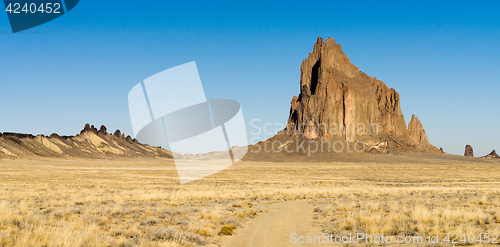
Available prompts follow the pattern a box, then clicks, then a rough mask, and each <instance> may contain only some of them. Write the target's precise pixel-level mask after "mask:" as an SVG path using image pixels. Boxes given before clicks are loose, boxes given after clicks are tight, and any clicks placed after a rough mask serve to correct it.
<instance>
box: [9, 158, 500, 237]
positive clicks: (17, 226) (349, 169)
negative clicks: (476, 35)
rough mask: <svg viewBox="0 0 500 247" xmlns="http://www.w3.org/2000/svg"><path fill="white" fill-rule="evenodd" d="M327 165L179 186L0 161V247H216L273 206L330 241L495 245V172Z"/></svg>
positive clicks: (120, 167)
mask: <svg viewBox="0 0 500 247" xmlns="http://www.w3.org/2000/svg"><path fill="white" fill-rule="evenodd" d="M339 160H341V161H335V160H332V161H328V162H326V161H324V162H266V161H262V162H256V161H243V162H240V163H238V164H236V165H234V166H232V167H230V168H229V169H227V170H224V171H222V172H219V173H217V174H214V175H212V176H209V177H207V178H205V179H202V180H198V181H194V182H191V183H188V184H186V185H179V184H178V179H177V173H176V171H175V165H174V163H173V162H172V161H171V160H164V159H115V160H77V159H66V160H63V159H36V160H27V159H17V160H5V159H4V160H0V246H199V245H205V246H210V245H217V243H219V242H220V240H221V238H224V237H225V236H224V234H230V233H231V232H232V229H234V228H238V227H240V226H241V223H242V222H244V221H248V220H251V218H253V217H255V216H256V215H257V216H258V215H259V214H261V213H265V212H266V210H267V205H269V204H271V203H274V202H278V201H285V200H308V201H310V202H311V203H313V204H314V212H311V213H313V215H314V224H315V225H317V226H319V227H321V229H322V230H323V232H326V233H331V234H345V233H357V232H364V233H370V234H385V235H394V236H396V235H408V236H428V235H429V234H432V235H434V234H438V233H440V234H442V233H451V232H456V233H457V234H461V233H475V234H478V233H486V232H489V233H498V234H500V162H498V161H495V160H486V159H472V158H462V157H453V156H446V155H407V156H400V157H396V156H381V155H363V156H361V157H357V158H353V159H349V158H347V159H339ZM498 241H499V242H500V239H498ZM442 244H443V245H445V243H442ZM464 244H467V243H464Z"/></svg>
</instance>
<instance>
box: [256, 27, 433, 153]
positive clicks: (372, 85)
mask: <svg viewBox="0 0 500 247" xmlns="http://www.w3.org/2000/svg"><path fill="white" fill-rule="evenodd" d="M300 71H301V75H300V94H299V96H298V97H297V96H294V97H293V99H292V102H291V108H290V116H289V119H288V125H287V127H286V129H285V130H284V131H282V132H280V133H279V134H278V135H277V136H275V137H273V138H271V139H270V140H268V141H276V140H280V142H281V143H288V144H286V146H287V147H289V149H288V150H291V149H293V147H292V146H294V145H295V143H296V142H297V141H299V142H301V141H314V140H316V141H318V142H319V141H321V142H323V143H324V142H330V143H332V141H333V142H337V141H344V142H345V143H346V144H345V145H344V147H347V146H349V145H353V148H354V147H356V145H358V149H359V145H361V143H362V144H364V145H365V149H366V151H367V152H375V153H393V152H407V151H415V152H435V153H442V151H441V150H440V149H438V148H436V147H434V146H432V145H431V144H430V143H429V140H428V138H427V135H426V133H425V130H424V128H423V126H422V123H421V122H420V120H419V119H418V118H417V117H416V116H415V115H413V116H412V118H411V121H410V123H409V125H408V126H406V123H405V118H404V116H403V114H402V112H401V107H400V97H399V94H398V92H396V90H395V89H393V88H389V87H387V85H385V84H384V83H383V82H382V81H380V80H377V78H373V77H370V76H368V75H367V74H365V73H364V72H362V71H360V70H359V69H358V67H356V66H354V65H353V64H351V62H350V60H349V58H348V57H347V56H346V55H345V54H344V52H343V51H342V46H341V45H340V44H336V43H335V40H334V39H332V38H328V39H327V40H326V43H325V42H323V39H322V38H321V37H320V38H318V40H317V41H316V43H315V44H314V48H313V51H312V52H311V53H309V57H308V58H307V59H305V60H304V61H303V62H302V65H301V67H300ZM287 140H290V141H292V142H293V143H292V142H286V141H287ZM259 145H262V143H260V144H259ZM284 145H285V144H284ZM344 149H347V148H344ZM337 150H338V146H337Z"/></svg>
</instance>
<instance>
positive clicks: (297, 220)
mask: <svg viewBox="0 0 500 247" xmlns="http://www.w3.org/2000/svg"><path fill="white" fill-rule="evenodd" d="M312 216H313V207H312V205H311V204H309V203H307V202H305V201H287V202H281V203H276V204H273V205H270V206H269V211H268V212H266V213H264V214H261V215H258V216H257V218H255V219H254V220H251V221H250V222H248V223H247V224H246V225H244V226H243V227H242V228H240V229H237V230H235V234H234V235H233V236H231V237H229V238H228V239H226V241H224V242H225V243H224V244H222V246H227V247H236V246H238V247H279V246H323V245H321V244H318V242H317V243H316V244H306V243H305V242H306V241H305V240H306V239H305V238H303V239H298V237H299V236H304V237H305V236H321V232H320V229H317V228H313V226H312ZM293 233H296V234H297V235H296V236H295V235H292V237H291V236H290V235H291V234H293ZM299 240H300V241H303V242H304V243H299ZM293 242H296V243H293Z"/></svg>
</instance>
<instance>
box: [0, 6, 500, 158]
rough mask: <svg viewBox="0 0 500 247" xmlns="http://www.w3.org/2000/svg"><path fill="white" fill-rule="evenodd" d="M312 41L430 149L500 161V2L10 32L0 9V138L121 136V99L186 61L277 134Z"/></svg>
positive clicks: (157, 9)
mask: <svg viewBox="0 0 500 247" xmlns="http://www.w3.org/2000/svg"><path fill="white" fill-rule="evenodd" d="M318 36H321V37H323V38H325V39H326V38H327V37H329V36H330V37H332V38H334V39H336V41H337V42H338V43H340V44H342V47H343V49H344V52H345V53H346V54H347V56H349V57H350V59H351V62H352V63H353V64H354V65H356V66H358V67H359V68H360V70H362V71H364V72H366V73H367V74H368V75H370V76H376V77H377V78H378V79H381V80H382V81H384V82H385V83H386V84H387V85H388V86H389V87H394V88H395V89H396V90H397V91H398V92H399V94H400V96H401V107H402V111H403V114H404V115H405V119H406V121H407V122H408V121H409V120H410V119H411V115H412V114H415V115H417V116H418V118H419V119H420V120H421V121H422V123H423V125H424V128H425V130H426V132H427V135H428V137H429V140H430V142H431V143H432V144H433V145H435V146H437V147H443V148H444V150H445V151H446V152H449V153H453V154H460V155H463V152H464V146H465V145H466V144H470V145H472V147H473V148H474V151H475V154H476V155H485V154H488V153H489V152H490V151H491V150H492V149H497V150H499V151H500V141H499V140H500V133H499V130H498V129H497V128H498V127H499V121H500V112H499V103H500V97H498V94H499V92H500V1H468V2H464V1H389V2H381V1H362V2H359V1H343V2H335V1H323V2H321V1H283V2H278V1H249V2H240V1H228V2H219V1H217V2H215V1H199V2H191V1H189V2H188V1H87V0H82V1H80V3H79V4H78V5H77V6H76V7H75V8H74V9H73V10H72V11H70V12H69V13H67V14H66V15H63V16H62V17H60V18H58V19H56V20H54V21H51V22H49V23H46V24H44V25H41V26H38V27H35V28H33V29H30V30H27V31H23V32H20V33H16V34H12V32H11V30H10V25H9V21H8V18H7V14H6V12H3V11H2V13H1V14H0V45H1V46H0V51H1V56H0V85H1V87H0V132H22V133H33V134H51V133H53V132H57V133H59V134H63V135H74V134H76V133H78V132H79V131H80V130H81V129H82V128H83V126H84V124H85V123H87V122H88V123H90V124H94V125H101V124H104V125H106V126H107V127H108V130H110V131H114V130H115V129H120V130H122V132H125V133H127V134H132V127H131V122H130V117H129V113H128V103H127V95H128V92H129V90H130V89H131V88H132V87H133V86H135V85H136V84H137V83H139V82H140V81H142V80H144V79H146V78H148V77H149V76H151V75H153V74H156V73H158V72H160V71H163V70H165V69H168V68H171V67H174V66H177V65H180V64H184V63H186V62H190V61H196V63H197V66H198V70H199V73H200V77H201V80H202V82H203V86H204V89H205V93H206V95H207V98H229V99H234V100H237V101H238V102H240V103H241V105H242V109H243V112H244V115H245V119H246V121H247V123H248V125H247V128H248V131H249V132H255V131H256V129H255V128H253V127H251V126H250V125H249V122H250V120H252V119H260V121H261V122H258V124H257V122H254V124H256V125H260V126H261V127H262V126H263V125H264V123H272V124H273V125H275V126H277V127H279V125H280V123H281V124H285V123H286V121H287V118H288V114H289V110H290V101H291V99H292V97H293V96H294V95H298V93H299V76H300V64H301V62H302V60H303V59H305V58H306V57H307V55H308V53H309V52H310V51H312V47H313V44H314V42H315V41H316V39H317V37H318ZM277 127H276V128H277ZM271 129H275V128H269V130H271ZM271 135H272V134H269V135H266V134H261V135H260V138H265V137H269V136H271ZM250 137H252V136H250ZM253 140H254V141H255V140H256V139H253Z"/></svg>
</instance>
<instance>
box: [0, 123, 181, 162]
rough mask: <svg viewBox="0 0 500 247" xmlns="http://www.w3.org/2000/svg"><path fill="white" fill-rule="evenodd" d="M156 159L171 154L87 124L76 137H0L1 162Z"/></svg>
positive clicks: (5, 135) (103, 128) (29, 135)
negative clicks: (31, 158) (66, 159)
mask: <svg viewBox="0 0 500 247" xmlns="http://www.w3.org/2000/svg"><path fill="white" fill-rule="evenodd" d="M30 156H41V157H75V158H106V157H112V156H116V157H121V156H124V157H159V158H172V154H171V152H170V151H167V150H164V149H162V148H160V147H151V146H149V145H143V144H140V143H139V142H138V141H137V140H136V139H133V138H132V137H130V136H125V135H124V134H123V133H121V131H120V130H116V131H115V132H114V134H113V135H111V134H109V133H108V132H107V128H106V126H104V125H101V127H100V128H99V130H97V128H95V127H94V125H90V124H86V125H85V127H84V128H83V130H82V131H80V134H78V135H76V136H60V135H58V134H56V133H53V134H51V135H50V136H44V135H38V136H34V135H31V134H18V133H0V158H18V157H30Z"/></svg>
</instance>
